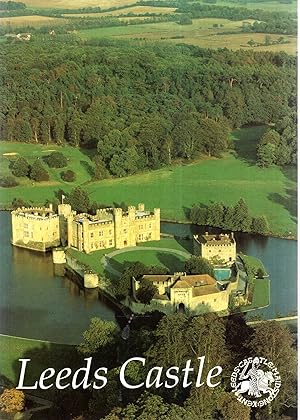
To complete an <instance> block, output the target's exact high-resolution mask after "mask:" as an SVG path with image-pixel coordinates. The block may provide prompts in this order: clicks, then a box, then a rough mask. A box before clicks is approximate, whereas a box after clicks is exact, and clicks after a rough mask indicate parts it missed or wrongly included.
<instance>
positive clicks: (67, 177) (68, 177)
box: [60, 169, 76, 182]
mask: <svg viewBox="0 0 300 420" xmlns="http://www.w3.org/2000/svg"><path fill="white" fill-rule="evenodd" d="M60 176H61V179H63V180H64V181H66V182H74V181H75V179H76V174H75V172H74V171H71V170H70V169H68V170H67V171H64V172H61V174H60Z"/></svg>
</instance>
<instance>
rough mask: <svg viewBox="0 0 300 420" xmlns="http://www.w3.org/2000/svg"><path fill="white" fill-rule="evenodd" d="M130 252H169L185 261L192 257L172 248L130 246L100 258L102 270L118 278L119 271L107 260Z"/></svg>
mask: <svg viewBox="0 0 300 420" xmlns="http://www.w3.org/2000/svg"><path fill="white" fill-rule="evenodd" d="M131 251H161V252H169V253H171V254H177V255H180V256H181V257H184V258H186V259H188V258H190V257H191V256H192V254H190V253H188V252H186V251H181V250H180V249H172V248H160V247H159V246H151V247H150V246H148V247H144V246H131V247H128V248H123V249H117V250H116V251H112V252H110V253H109V254H106V255H104V256H103V257H102V258H101V264H102V265H103V267H104V269H105V270H107V271H108V272H109V273H111V274H113V275H116V276H119V275H120V274H122V273H121V272H120V271H118V270H116V269H115V268H113V267H112V266H111V264H110V262H109V260H110V259H111V258H113V257H115V256H116V255H119V254H124V253H125V252H131Z"/></svg>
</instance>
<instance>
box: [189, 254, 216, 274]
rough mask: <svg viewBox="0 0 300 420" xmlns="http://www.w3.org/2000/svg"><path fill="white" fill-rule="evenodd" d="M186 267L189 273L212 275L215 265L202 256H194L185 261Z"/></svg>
mask: <svg viewBox="0 0 300 420" xmlns="http://www.w3.org/2000/svg"><path fill="white" fill-rule="evenodd" d="M184 269H185V271H186V272H187V273H188V274H209V275H210V276H212V277H213V276H214V269H213V266H212V265H211V264H210V262H209V261H208V260H206V259H205V258H202V257H195V256H192V257H191V258H190V259H189V260H187V261H186V262H185V266H184Z"/></svg>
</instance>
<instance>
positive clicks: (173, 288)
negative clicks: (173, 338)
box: [132, 273, 238, 312]
mask: <svg viewBox="0 0 300 420" xmlns="http://www.w3.org/2000/svg"><path fill="white" fill-rule="evenodd" d="M143 280H148V281H150V282H151V283H152V284H153V285H154V286H156V287H157V291H158V293H157V294H156V295H155V296H154V302H159V304H160V305H168V304H171V305H172V307H173V308H174V309H177V310H178V309H180V308H183V309H188V310H191V311H196V312H201V311H214V312H220V311H226V310H227V309H228V305H229V297H230V294H231V292H232V291H233V290H235V289H236V288H237V284H238V281H237V279H236V278H235V279H234V281H227V282H224V283H220V282H218V281H217V280H215V279H214V278H213V277H211V276H210V275H209V274H186V273H174V274H173V275H170V274H162V275H160V274H158V275H157V274H150V275H144V276H142V278H141V280H136V279H135V278H133V285H132V286H133V291H134V293H135V292H136V291H137V290H138V289H139V287H140V283H141V282H142V281H143Z"/></svg>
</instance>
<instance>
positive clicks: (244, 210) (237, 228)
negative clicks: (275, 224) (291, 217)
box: [189, 198, 269, 234]
mask: <svg viewBox="0 0 300 420" xmlns="http://www.w3.org/2000/svg"><path fill="white" fill-rule="evenodd" d="M189 218H190V220H191V222H192V223H194V224H197V225H201V226H211V227H218V228H221V229H226V230H231V231H234V232H251V233H259V234H266V233H268V231H269V224H268V221H267V219H266V217H265V216H257V217H253V216H251V215H250V211H249V208H248V206H247V204H246V202H245V201H244V199H243V198H241V199H240V200H239V201H238V202H237V203H236V204H235V205H233V206H227V205H225V204H223V203H211V204H208V205H203V204H194V206H193V207H192V209H191V211H190V215H189Z"/></svg>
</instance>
